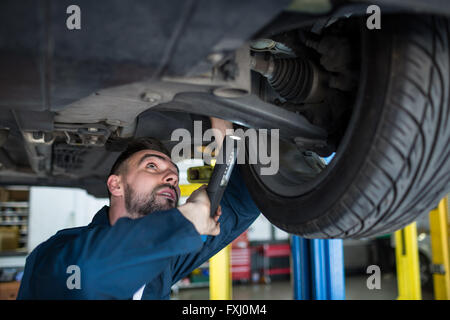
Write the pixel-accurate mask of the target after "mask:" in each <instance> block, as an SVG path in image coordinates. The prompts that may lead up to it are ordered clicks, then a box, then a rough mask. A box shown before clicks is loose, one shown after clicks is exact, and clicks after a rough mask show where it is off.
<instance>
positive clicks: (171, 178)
mask: <svg viewBox="0 0 450 320" xmlns="http://www.w3.org/2000/svg"><path fill="white" fill-rule="evenodd" d="M163 182H164V183H168V184H171V185H172V186H174V187H176V186H177V185H178V174H176V173H175V172H173V171H172V170H168V171H167V172H166V173H165V174H164V177H163Z"/></svg>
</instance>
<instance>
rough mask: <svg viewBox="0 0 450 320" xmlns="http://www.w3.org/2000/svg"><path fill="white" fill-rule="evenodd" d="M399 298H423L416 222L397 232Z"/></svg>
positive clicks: (396, 254) (396, 253)
mask: <svg viewBox="0 0 450 320" xmlns="http://www.w3.org/2000/svg"><path fill="white" fill-rule="evenodd" d="M395 257H396V262H397V284H398V298H397V299H398V300H421V299H422V290H421V286H420V266H419V249H418V246H417V224H416V223H415V222H413V223H411V224H410V225H408V226H406V227H405V228H403V229H401V230H398V231H396V232H395Z"/></svg>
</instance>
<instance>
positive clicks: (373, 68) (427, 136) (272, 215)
mask: <svg viewBox="0 0 450 320" xmlns="http://www.w3.org/2000/svg"><path fill="white" fill-rule="evenodd" d="M362 32H363V35H362V37H361V39H362V44H361V46H362V51H361V59H362V63H361V68H362V70H361V78H360V87H359V92H358V97H357V99H356V102H355V106H354V111H353V115H352V118H351V120H350V124H349V125H348V129H347V131H346V134H345V136H344V138H343V140H342V142H341V144H340V145H339V147H338V150H337V152H336V157H335V159H334V160H333V161H332V162H331V164H330V165H329V166H328V167H327V168H326V169H325V170H324V171H323V172H322V173H321V175H325V177H324V178H323V180H321V182H320V184H319V185H317V186H316V187H315V188H314V189H313V190H311V191H309V192H308V193H305V194H302V195H300V196H298V197H283V196H280V195H279V194H275V193H273V192H272V191H271V190H270V189H269V188H267V186H266V185H264V183H262V181H261V180H260V178H259V176H258V174H257V173H256V171H255V168H254V167H253V166H252V165H246V166H245V167H244V170H242V171H243V176H244V179H245V180H246V185H247V187H248V188H249V191H250V193H251V195H252V197H253V199H254V201H255V203H256V204H257V205H258V207H259V208H260V210H261V212H262V213H263V214H264V215H265V216H266V217H267V218H268V219H269V220H270V221H271V222H272V223H273V224H274V225H276V226H278V227H279V228H281V229H283V230H285V231H287V232H289V233H293V234H298V235H300V236H302V237H305V238H362V237H370V236H376V235H380V234H386V233H389V232H392V231H395V230H398V229H400V228H402V227H404V226H405V225H407V224H409V223H410V222H412V221H414V220H415V219H416V218H417V217H418V216H419V215H421V214H423V213H426V212H428V211H429V210H430V209H432V208H433V207H434V206H436V205H437V203H438V201H439V200H440V199H441V198H442V197H444V196H445V194H446V192H448V191H449V189H450V159H449V153H450V143H449V142H450V141H449V139H450V123H449V114H450V105H449V91H450V55H449V42H450V27H449V19H448V18H444V17H432V16H416V15H402V16H384V17H382V29H381V30H377V31H375V30H371V31H369V30H365V31H362Z"/></svg>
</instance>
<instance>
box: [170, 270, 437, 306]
mask: <svg viewBox="0 0 450 320" xmlns="http://www.w3.org/2000/svg"><path fill="white" fill-rule="evenodd" d="M366 281H367V276H365V275H356V276H355V275H352V276H347V277H346V279H345V286H346V288H345V295H346V300H395V299H396V298H397V294H398V293H397V279H396V277H395V275H393V274H386V275H385V276H383V278H382V280H381V289H379V290H376V289H374V290H369V289H368V288H367V286H366ZM232 290H233V300H291V299H292V295H293V293H292V292H293V289H292V284H291V282H290V281H274V282H272V283H271V284H247V285H243V284H237V285H233V289H232ZM172 299H174V300H208V299H209V289H208V288H197V289H181V290H180V291H179V292H178V293H177V294H173V295H172ZM422 299H423V300H430V299H433V293H432V291H426V290H422Z"/></svg>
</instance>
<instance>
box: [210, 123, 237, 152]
mask: <svg viewBox="0 0 450 320" xmlns="http://www.w3.org/2000/svg"><path fill="white" fill-rule="evenodd" d="M209 120H210V121H211V128H213V129H216V130H218V132H217V133H218V134H220V138H219V139H218V141H217V145H218V148H217V150H220V148H221V147H222V142H223V138H225V135H226V130H227V129H233V124H232V123H231V122H230V121H227V120H223V119H219V118H214V117H209Z"/></svg>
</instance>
